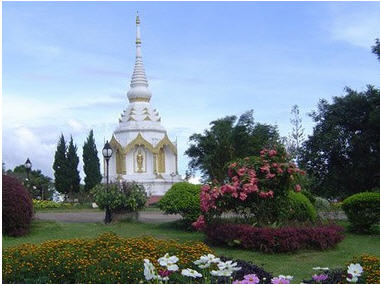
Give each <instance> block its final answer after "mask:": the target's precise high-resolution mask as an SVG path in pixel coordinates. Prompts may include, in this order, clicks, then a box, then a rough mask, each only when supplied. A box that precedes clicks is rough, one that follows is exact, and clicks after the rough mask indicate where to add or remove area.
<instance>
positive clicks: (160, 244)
mask: <svg viewBox="0 0 380 284" xmlns="http://www.w3.org/2000/svg"><path fill="white" fill-rule="evenodd" d="M165 253H170V254H171V255H173V254H175V255H176V256H178V258H179V263H178V265H181V266H189V265H192V262H193V261H194V260H196V259H198V258H199V257H200V256H201V255H203V254H207V253H212V251H211V249H210V248H209V247H208V246H206V245H204V244H203V243H200V242H187V243H178V242H176V241H173V240H158V239H155V238H151V237H144V238H133V239H125V238H122V237H119V236H117V235H115V234H113V233H106V234H103V235H100V236H98V237H97V238H94V239H72V240H53V241H47V242H44V243H42V244H39V245H36V244H28V243H27V244H22V245H19V246H17V247H12V248H9V249H5V250H3V281H5V283H139V281H140V280H141V279H144V275H143V269H144V267H143V259H145V258H147V259H150V261H151V262H152V263H153V264H154V265H155V266H157V267H158V263H157V259H158V258H159V257H161V256H163V255H164V254H165Z"/></svg>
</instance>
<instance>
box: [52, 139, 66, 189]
mask: <svg viewBox="0 0 380 284" xmlns="http://www.w3.org/2000/svg"><path fill="white" fill-rule="evenodd" d="M66 149H67V148H66V141H65V137H64V136H63V134H61V137H60V138H59V140H58V144H57V150H56V151H55V155H54V163H53V169H54V185H55V189H56V190H57V191H58V192H59V193H61V194H67V193H68V192H69V187H70V183H69V180H68V179H67V170H68V167H67V166H68V165H67V159H66Z"/></svg>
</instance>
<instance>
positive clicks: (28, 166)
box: [24, 158, 32, 180]
mask: <svg viewBox="0 0 380 284" xmlns="http://www.w3.org/2000/svg"><path fill="white" fill-rule="evenodd" d="M24 166H25V169H26V176H27V179H28V180H29V173H30V171H31V169H32V162H31V161H30V160H29V158H27V159H26V162H25V164H24Z"/></svg>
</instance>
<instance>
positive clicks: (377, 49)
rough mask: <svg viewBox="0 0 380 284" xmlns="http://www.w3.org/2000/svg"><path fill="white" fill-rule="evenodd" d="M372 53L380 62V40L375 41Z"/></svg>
mask: <svg viewBox="0 0 380 284" xmlns="http://www.w3.org/2000/svg"><path fill="white" fill-rule="evenodd" d="M372 52H373V53H374V54H376V55H377V59H379V60H380V40H379V39H378V38H377V39H376V40H375V45H374V46H372Z"/></svg>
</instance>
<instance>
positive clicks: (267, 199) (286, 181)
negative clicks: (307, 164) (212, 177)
mask: <svg viewBox="0 0 380 284" xmlns="http://www.w3.org/2000/svg"><path fill="white" fill-rule="evenodd" d="M303 174H305V173H304V172H303V171H301V170H300V169H298V168H297V166H296V165H295V164H294V163H291V162H289V161H287V158H286V154H285V153H281V152H278V151H277V150H267V149H264V150H262V151H261V152H260V156H259V157H247V158H244V159H241V160H238V161H236V162H234V163H231V164H230V165H229V167H228V176H229V181H228V182H227V183H225V184H223V185H218V184H213V185H209V184H207V185H204V186H203V187H202V190H201V210H202V213H203V214H202V215H201V216H200V217H199V219H198V221H197V222H195V223H194V226H195V227H197V228H198V229H202V227H204V226H203V225H204V224H205V221H208V222H209V221H211V220H212V218H213V217H214V216H217V215H220V214H221V213H223V212H226V211H230V210H234V211H235V212H237V213H242V212H247V211H249V213H250V214H251V215H253V216H254V217H255V221H256V222H257V223H258V224H260V225H267V224H272V223H274V222H276V221H279V220H281V219H286V218H287V211H288V209H289V208H288V207H287V206H288V202H287V200H288V193H289V191H291V190H294V191H295V192H299V191H301V186H300V184H299V183H298V180H299V175H303Z"/></svg>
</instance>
